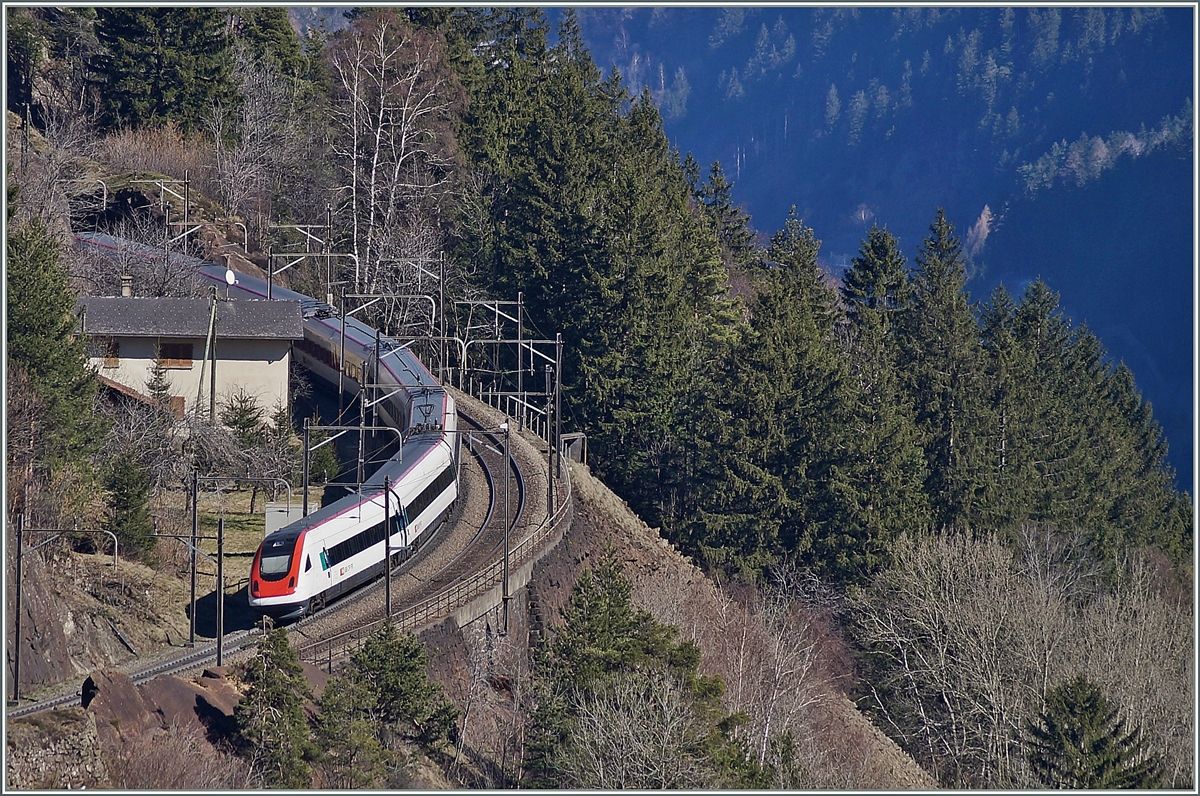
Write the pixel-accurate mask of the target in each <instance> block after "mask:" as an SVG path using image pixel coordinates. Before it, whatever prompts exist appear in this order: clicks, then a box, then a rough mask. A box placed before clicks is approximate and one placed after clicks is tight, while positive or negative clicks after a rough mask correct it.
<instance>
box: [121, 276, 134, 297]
mask: <svg viewBox="0 0 1200 796" xmlns="http://www.w3.org/2000/svg"><path fill="white" fill-rule="evenodd" d="M121 295H122V296H124V297H125V298H129V297H130V296H132V295H133V277H132V276H129V275H128V274H123V275H122V276H121Z"/></svg>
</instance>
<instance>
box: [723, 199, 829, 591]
mask: <svg viewBox="0 0 1200 796" xmlns="http://www.w3.org/2000/svg"><path fill="white" fill-rule="evenodd" d="M819 246H820V243H819V242H818V241H817V240H816V237H815V236H814V235H813V232H812V230H811V229H809V228H808V227H806V226H804V224H803V222H802V221H801V220H800V218H799V217H798V216H797V215H796V213H795V208H793V209H792V212H791V214H790V215H789V217H788V219H787V221H786V222H785V225H784V228H783V229H782V230H780V231H779V232H778V233H776V235H775V236H774V237H773V238H772V241H771V247H770V249H769V251H768V259H769V261H770V265H769V266H768V267H766V268H764V269H762V272H761V285H760V287H759V292H758V296H757V297H756V299H755V300H754V301H753V302H752V303H751V306H750V313H751V317H752V323H751V326H752V330H751V332H750V333H749V334H748V335H747V336H746V337H745V339H744V340H743V342H742V344H741V345H740V346H739V348H738V351H737V354H736V356H735V358H734V369H735V372H734V374H733V383H734V387H733V388H732V389H731V390H730V391H729V393H728V394H727V400H728V404H727V406H726V409H727V411H728V412H729V415H730V418H731V419H730V427H729V434H728V438H727V439H726V440H723V442H725V444H724V446H723V448H724V450H723V461H724V465H723V466H724V471H725V478H724V479H723V480H724V483H723V484H722V486H721V487H720V488H719V489H717V490H714V492H713V494H712V495H711V496H710V500H709V505H708V507H707V509H706V511H707V514H708V529H707V532H706V537H707V538H706V539H705V542H704V544H705V546H706V547H707V548H708V549H709V553H710V555H712V556H721V557H729V563H736V564H737V565H738V566H739V567H740V568H742V569H746V570H748V571H750V572H757V571H761V569H762V568H763V567H765V566H767V565H769V564H770V563H771V562H772V561H774V560H777V559H778V558H780V557H782V556H783V555H794V554H800V555H805V556H808V555H809V554H810V553H811V552H812V544H813V541H814V540H815V539H816V538H818V537H820V536H821V535H822V534H823V533H825V532H826V531H828V530H829V528H830V527H831V526H833V525H835V524H837V523H839V522H840V521H841V518H840V517H839V516H838V507H837V503H836V501H835V499H834V496H833V493H832V491H831V488H830V487H831V483H830V467H831V466H832V464H833V462H834V459H835V457H836V455H837V454H836V451H837V450H838V449H839V448H840V446H841V445H843V444H844V438H843V434H844V433H845V422H846V411H845V410H846V404H845V398H846V394H845V389H846V382H845V368H844V362H843V358H842V357H841V356H839V354H838V353H837V351H836V344H835V341H834V335H833V330H834V323H835V320H836V312H835V301H836V295H835V293H834V292H833V290H831V289H830V288H829V287H828V286H827V285H826V284H825V281H824V276H823V272H822V271H821V269H820V267H819V266H818V264H817V251H818V248H819Z"/></svg>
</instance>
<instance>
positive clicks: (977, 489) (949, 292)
mask: <svg viewBox="0 0 1200 796" xmlns="http://www.w3.org/2000/svg"><path fill="white" fill-rule="evenodd" d="M917 266H918V268H917V271H916V273H915V274H914V276H913V290H914V296H913V303H912V310H911V312H907V313H905V317H906V319H907V320H906V323H905V324H904V328H903V330H902V334H901V338H900V339H901V350H900V368H901V372H902V373H904V374H905V377H906V383H907V388H908V390H909V393H910V395H911V396H912V401H913V406H914V408H915V410H916V418H917V427H918V429H919V430H920V432H921V435H922V438H923V445H924V448H925V462H926V467H927V468H928V470H927V476H926V493H927V495H928V496H929V501H930V506H931V508H932V510H933V519H934V522H935V524H936V525H937V526H938V527H956V528H962V527H967V526H970V525H973V524H974V523H976V522H977V521H978V519H979V513H980V509H981V505H980V500H981V498H982V495H983V492H984V489H985V488H986V472H987V467H986V463H985V457H984V454H983V446H984V444H985V439H986V437H985V433H984V429H985V428H986V427H987V424H988V423H989V422H990V420H989V419H988V418H987V417H985V414H984V411H985V404H984V402H983V399H982V393H983V384H982V379H983V367H984V366H983V353H982V349H981V345H980V340H979V330H978V327H977V325H976V322H975V318H974V315H973V314H972V312H971V308H970V305H969V300H968V296H967V293H966V282H967V271H966V260H965V259H964V257H963V253H962V245H961V243H960V242H959V240H958V238H956V237H955V236H954V228H953V227H952V226H951V225H950V223H949V222H948V221H947V220H946V216H945V213H944V212H943V211H942V210H941V208H939V209H938V211H937V215H936V217H935V218H934V221H933V223H932V224H931V225H930V227H929V235H928V236H927V237H926V238H925V239H924V240H923V241H922V244H921V248H920V251H919V253H918V254H917Z"/></svg>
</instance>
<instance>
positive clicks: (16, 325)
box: [5, 192, 103, 470]
mask: <svg viewBox="0 0 1200 796" xmlns="http://www.w3.org/2000/svg"><path fill="white" fill-rule="evenodd" d="M13 205H14V196H13V195H12V194H11V192H10V198H9V209H10V211H11V210H12V208H13ZM10 222H11V219H10ZM5 254H6V258H5V259H6V262H5V281H6V286H7V290H6V295H5V307H6V312H7V333H8V352H7V353H8V358H9V359H10V360H11V361H12V362H14V363H15V364H17V365H20V366H22V367H24V368H25V370H26V371H27V372H28V374H29V378H30V382H31V384H32V386H33V389H34V391H35V392H36V394H37V396H38V398H39V400H40V402H41V404H42V406H43V411H44V414H45V424H44V426H43V430H42V431H41V433H39V435H38V439H37V441H36V444H37V446H38V448H39V451H40V453H39V455H38V459H39V463H40V465H41V466H42V467H44V468H47V469H49V470H53V469H56V468H58V467H61V466H62V465H64V464H67V463H73V464H80V463H83V462H85V461H86V460H87V458H88V457H89V456H90V455H91V454H92V453H93V452H95V451H96V450H97V448H98V445H99V439H100V437H101V436H102V433H103V432H102V429H101V421H100V420H99V419H98V418H97V417H96V416H95V413H94V411H93V408H94V403H95V398H96V389H97V382H96V376H95V373H94V371H92V369H91V368H90V367H89V366H88V359H87V351H86V344H85V342H84V340H83V339H82V338H81V337H80V336H79V335H77V331H78V328H79V320H78V318H76V317H75V314H74V311H73V310H74V306H75V298H74V296H72V295H71V293H70V291H69V290H68V289H67V277H66V272H65V271H64V269H63V268H62V266H61V265H60V263H59V253H58V248H57V246H56V244H55V243H54V240H53V239H52V238H51V236H50V234H49V232H48V231H47V230H46V228H45V227H44V226H43V225H42V223H41V221H39V220H37V219H32V220H30V221H29V222H28V223H26V224H24V225H22V226H19V227H18V228H16V229H11V228H10V229H9V231H8V235H7V236H6V239H5Z"/></svg>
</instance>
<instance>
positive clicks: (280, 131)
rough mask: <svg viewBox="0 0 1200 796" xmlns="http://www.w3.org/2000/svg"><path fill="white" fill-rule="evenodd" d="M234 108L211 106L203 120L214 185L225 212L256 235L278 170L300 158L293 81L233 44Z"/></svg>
mask: <svg viewBox="0 0 1200 796" xmlns="http://www.w3.org/2000/svg"><path fill="white" fill-rule="evenodd" d="M234 77H235V79H236V80H237V81H238V91H239V93H240V95H241V99H240V102H239V103H238V104H237V106H236V107H228V106H225V105H222V104H217V105H214V106H213V108H212V109H211V110H210V111H209V113H208V114H207V116H206V118H205V127H206V129H207V131H208V134H209V136H210V137H211V138H212V142H213V148H214V154H215V157H216V183H217V187H218V189H219V191H220V196H221V201H222V202H223V203H224V205H225V211H226V212H227V213H228V214H229V215H231V216H237V217H242V218H245V219H246V222H247V224H248V225H249V226H250V227H251V229H252V230H254V232H255V234H256V237H261V236H262V234H263V233H264V232H265V230H266V226H267V221H268V217H269V215H270V210H271V196H272V193H273V191H272V186H273V185H274V184H275V182H276V180H277V179H278V178H279V174H280V172H282V171H283V170H285V169H288V168H295V166H296V164H297V163H299V162H303V161H304V158H303V157H302V153H301V151H300V149H301V148H300V145H299V140H300V136H299V135H298V133H297V131H296V128H295V126H294V125H293V124H292V119H293V116H294V115H295V114H294V111H295V104H296V99H297V97H296V88H295V84H294V83H293V82H291V81H289V80H288V79H287V78H285V77H284V76H283V75H282V74H280V72H279V70H278V68H277V67H275V66H274V64H272V63H271V62H269V61H266V60H263V59H259V58H255V57H254V55H253V54H252V53H251V52H250V51H249V49H248V48H247V47H245V46H243V45H238V46H237V47H236V48H235V58H234Z"/></svg>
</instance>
